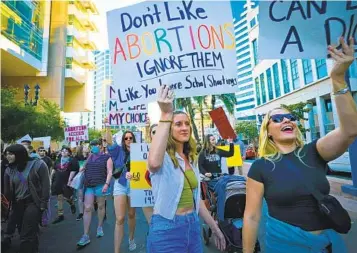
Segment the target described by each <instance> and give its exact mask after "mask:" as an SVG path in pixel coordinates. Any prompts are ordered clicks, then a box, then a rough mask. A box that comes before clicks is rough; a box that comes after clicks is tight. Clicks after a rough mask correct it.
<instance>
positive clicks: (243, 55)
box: [238, 51, 250, 59]
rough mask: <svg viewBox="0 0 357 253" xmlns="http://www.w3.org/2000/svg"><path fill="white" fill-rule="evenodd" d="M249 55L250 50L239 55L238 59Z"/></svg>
mask: <svg viewBox="0 0 357 253" xmlns="http://www.w3.org/2000/svg"><path fill="white" fill-rule="evenodd" d="M249 55H250V52H249V51H248V52H246V53H244V54H241V55H238V59H240V58H243V57H246V56H249Z"/></svg>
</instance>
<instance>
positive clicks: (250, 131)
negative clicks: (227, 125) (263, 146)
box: [235, 120, 259, 143]
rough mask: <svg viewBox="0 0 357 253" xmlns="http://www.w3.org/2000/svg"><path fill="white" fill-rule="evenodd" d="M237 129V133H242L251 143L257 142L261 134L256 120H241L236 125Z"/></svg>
mask: <svg viewBox="0 0 357 253" xmlns="http://www.w3.org/2000/svg"><path fill="white" fill-rule="evenodd" d="M235 130H236V133H237V134H242V135H243V137H244V139H246V140H248V142H249V143H255V142H256V141H257V138H258V136H259V133H258V128H257V122H256V121H255V120H251V121H239V122H238V123H237V124H236V126H235Z"/></svg>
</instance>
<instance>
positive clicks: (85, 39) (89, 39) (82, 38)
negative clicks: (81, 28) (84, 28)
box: [77, 32, 98, 51]
mask: <svg viewBox="0 0 357 253" xmlns="http://www.w3.org/2000/svg"><path fill="white" fill-rule="evenodd" d="M77 39H78V41H79V42H80V43H81V44H82V45H83V47H85V48H86V49H89V50H91V51H94V50H97V49H98V47H97V45H96V44H95V38H94V36H93V34H92V33H91V32H81V33H80V34H79V37H78V38H77Z"/></svg>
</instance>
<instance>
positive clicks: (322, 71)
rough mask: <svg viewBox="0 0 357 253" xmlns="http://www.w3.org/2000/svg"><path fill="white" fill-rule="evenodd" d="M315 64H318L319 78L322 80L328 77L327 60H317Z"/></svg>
mask: <svg viewBox="0 0 357 253" xmlns="http://www.w3.org/2000/svg"><path fill="white" fill-rule="evenodd" d="M315 62H316V72H317V78H318V79H321V78H323V77H325V76H327V66H326V60H325V59H321V60H315Z"/></svg>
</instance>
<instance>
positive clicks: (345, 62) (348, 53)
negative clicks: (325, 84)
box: [329, 37, 355, 78]
mask: <svg viewBox="0 0 357 253" xmlns="http://www.w3.org/2000/svg"><path fill="white" fill-rule="evenodd" d="M349 42H350V43H349V45H347V43H346V42H345V40H344V39H343V37H341V38H340V43H341V46H342V50H337V49H336V47H332V46H329V52H330V54H331V57H332V58H333V59H334V60H335V62H334V65H333V68H332V70H331V77H332V78H334V77H344V75H345V73H346V71H347V69H348V68H349V67H350V66H351V64H352V62H353V61H354V59H355V57H354V51H355V50H354V39H353V38H352V37H351V38H350V39H349Z"/></svg>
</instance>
